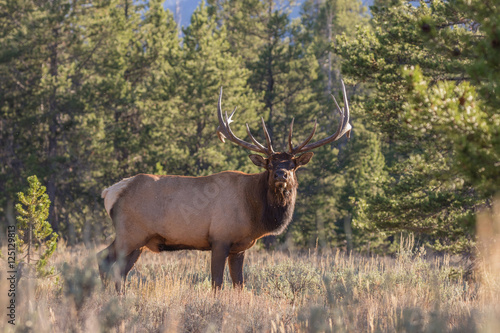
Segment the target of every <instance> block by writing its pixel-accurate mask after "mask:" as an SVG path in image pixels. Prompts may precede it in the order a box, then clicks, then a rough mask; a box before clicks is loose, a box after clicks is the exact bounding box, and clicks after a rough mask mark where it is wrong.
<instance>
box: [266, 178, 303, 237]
mask: <svg viewBox="0 0 500 333" xmlns="http://www.w3.org/2000/svg"><path fill="white" fill-rule="evenodd" d="M264 174H265V181H264V183H265V186H264V191H265V196H264V197H265V202H264V209H263V211H262V217H261V221H262V225H263V227H264V230H265V232H266V233H270V234H273V235H279V234H281V233H282V232H283V231H284V230H285V229H286V227H288V225H289V224H290V222H291V221H292V217H293V210H294V209H295V199H296V197H297V179H296V178H295V177H294V179H292V180H291V181H289V182H288V183H287V187H286V188H283V187H275V186H274V184H269V182H268V178H269V172H267V171H266V172H264Z"/></svg>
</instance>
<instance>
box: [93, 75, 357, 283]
mask: <svg viewBox="0 0 500 333" xmlns="http://www.w3.org/2000/svg"><path fill="white" fill-rule="evenodd" d="M342 92H343V96H344V109H341V108H340V107H339V105H338V103H337V101H336V100H335V97H334V98H333V99H334V101H335V104H336V106H337V110H338V112H339V113H340V123H339V126H338V128H337V131H336V132H335V133H334V134H332V135H331V136H329V137H326V138H324V139H321V140H319V141H317V142H314V143H309V142H310V141H311V139H312V138H313V136H314V133H315V132H316V127H317V123H316V122H315V124H314V128H313V130H312V132H311V134H310V135H309V136H308V137H307V138H306V139H305V140H304V141H303V142H302V143H300V144H299V145H296V146H294V145H293V144H292V133H293V119H292V122H291V124H290V132H289V134H288V148H289V149H288V152H275V151H274V149H273V146H272V145H271V138H270V136H269V133H268V131H267V128H266V124H265V123H264V119H261V120H262V126H263V128H264V134H265V137H266V141H267V144H266V145H263V144H261V143H260V142H258V141H257V140H256V139H255V137H254V136H253V135H252V133H251V132H250V128H249V127H248V124H247V125H246V129H247V133H248V136H249V138H250V139H251V141H252V142H253V143H249V142H246V141H243V140H242V139H240V138H238V137H237V136H236V135H235V134H234V133H233V131H232V130H231V127H230V124H231V122H232V117H233V115H234V112H235V110H236V108H235V110H234V111H233V112H232V113H231V115H230V116H228V115H227V112H226V113H225V115H223V114H222V106H221V103H222V88H221V91H220V95H219V102H218V108H217V117H218V119H219V127H218V128H217V135H218V136H219V139H220V140H221V141H222V142H225V139H228V140H229V141H232V142H234V143H235V144H237V145H240V146H241V147H243V148H246V149H249V150H252V151H254V152H257V153H260V154H263V155H265V156H266V157H263V156H261V155H256V154H253V155H250V156H249V157H250V160H251V161H252V162H253V163H254V164H255V165H257V166H259V167H261V168H263V169H264V171H263V172H261V173H256V174H246V173H243V172H239V171H225V172H221V173H217V174H213V175H210V176H204V177H185V176H155V175H147V174H139V175H136V176H133V177H131V178H126V179H123V180H122V181H120V182H118V183H116V184H114V185H112V186H110V187H108V188H106V189H105V190H104V191H103V192H102V197H103V198H104V206H105V208H106V211H107V212H108V214H109V216H110V217H111V219H112V220H113V223H114V226H115V229H116V237H115V240H114V241H113V242H112V243H111V245H110V246H109V247H107V248H106V249H105V250H103V251H101V252H100V253H99V254H98V257H99V258H100V260H99V272H100V274H101V278H102V279H103V280H106V278H107V276H108V274H109V272H110V268H111V266H112V265H113V264H114V263H116V262H118V263H119V264H116V265H115V267H117V268H116V269H115V273H117V275H116V279H115V283H116V288H117V291H119V292H120V291H121V279H123V280H126V277H127V274H128V272H129V271H130V270H131V269H132V267H133V266H134V264H135V262H136V261H137V259H139V256H140V255H141V253H142V252H143V251H144V250H145V249H149V250H151V251H153V252H162V251H176V250H205V251H212V258H211V274H212V286H213V287H214V288H215V289H218V288H221V286H222V282H223V273H224V267H225V265H226V260H228V262H229V272H230V275H231V279H232V281H233V286H234V287H242V286H243V260H244V257H245V251H246V250H247V249H249V248H250V247H252V246H253V245H254V244H255V242H256V241H257V240H258V239H259V238H262V237H264V236H268V235H278V234H280V233H282V232H283V231H284V230H285V229H286V227H287V226H288V224H289V223H290V221H291V220H292V215H293V210H294V207H295V199H296V196H297V185H298V184H297V177H296V175H295V171H296V170H297V169H298V168H299V167H301V166H303V165H306V164H307V163H308V162H309V161H310V160H311V158H312V156H313V153H312V152H309V151H310V150H312V149H315V148H317V147H320V146H323V145H326V144H329V143H331V142H334V141H336V140H338V139H340V138H341V137H342V136H343V135H344V134H346V133H347V136H349V134H350V131H351V125H350V124H349V106H348V103H347V97H346V96H347V95H346V92H345V87H344V83H343V82H342ZM332 97H333V96H332ZM301 153H303V154H301ZM299 154H300V155H299ZM120 258H121V259H120Z"/></svg>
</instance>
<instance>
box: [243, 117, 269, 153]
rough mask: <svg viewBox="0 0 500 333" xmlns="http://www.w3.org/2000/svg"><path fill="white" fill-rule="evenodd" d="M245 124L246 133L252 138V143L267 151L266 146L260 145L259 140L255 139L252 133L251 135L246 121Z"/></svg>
mask: <svg viewBox="0 0 500 333" xmlns="http://www.w3.org/2000/svg"><path fill="white" fill-rule="evenodd" d="M246 125H247V134H248V136H249V137H250V139H251V140H252V142H253V143H255V145H256V146H257V147H259V148H260V149H262V150H265V151H267V148H266V147H264V146H263V145H262V144H261V143H260V142H259V141H257V140H256V139H255V138H254V136H253V135H252V133H251V132H250V127H249V126H248V123H247V124H246Z"/></svg>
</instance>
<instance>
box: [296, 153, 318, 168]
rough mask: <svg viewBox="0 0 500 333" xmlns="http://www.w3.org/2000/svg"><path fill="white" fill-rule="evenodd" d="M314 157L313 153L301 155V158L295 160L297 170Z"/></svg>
mask: <svg viewBox="0 0 500 333" xmlns="http://www.w3.org/2000/svg"><path fill="white" fill-rule="evenodd" d="M313 155H314V153H313V152H307V153H304V154H302V155H300V156H299V157H297V158H295V165H296V166H297V168H298V167H300V166H302V165H306V164H307V163H309V161H310V160H311V158H312V157H313Z"/></svg>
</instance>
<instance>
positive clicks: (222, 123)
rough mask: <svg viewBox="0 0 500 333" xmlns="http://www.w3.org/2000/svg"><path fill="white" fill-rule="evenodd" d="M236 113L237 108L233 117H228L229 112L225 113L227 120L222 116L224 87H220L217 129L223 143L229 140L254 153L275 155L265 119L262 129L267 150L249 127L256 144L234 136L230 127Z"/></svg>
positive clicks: (248, 130) (251, 137)
mask: <svg viewBox="0 0 500 333" xmlns="http://www.w3.org/2000/svg"><path fill="white" fill-rule="evenodd" d="M235 111H236V108H234V110H233V112H232V113H231V115H230V116H229V117H228V116H227V112H225V115H226V117H225V119H224V118H223V116H222V87H220V94H219V103H218V105H217V117H218V118H219V126H218V127H217V136H218V137H219V139H220V140H221V141H222V142H225V139H226V138H227V139H229V140H230V141H232V142H234V143H236V144H237V145H240V146H242V147H243V148H246V149H250V150H253V151H256V152H258V153H262V154H266V155H267V156H271V155H272V154H274V150H273V146H272V144H271V137H270V136H269V132H268V131H267V128H266V123H265V122H264V118H261V120H262V127H263V128H264V134H265V135H266V141H267V148H266V147H265V146H264V145H262V144H261V143H259V142H258V141H257V140H256V139H255V138H254V136H253V135H252V133H251V132H250V127H248V124H246V125H247V133H248V136H249V137H250V139H251V140H252V142H253V143H254V144H255V145H253V144H251V143H248V142H246V141H243V140H241V139H240V138H238V137H237V136H236V135H234V133H233V131H232V130H231V127H230V126H229V124H230V123H232V122H233V120H232V119H231V118H232V117H233V115H234V112H235Z"/></svg>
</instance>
